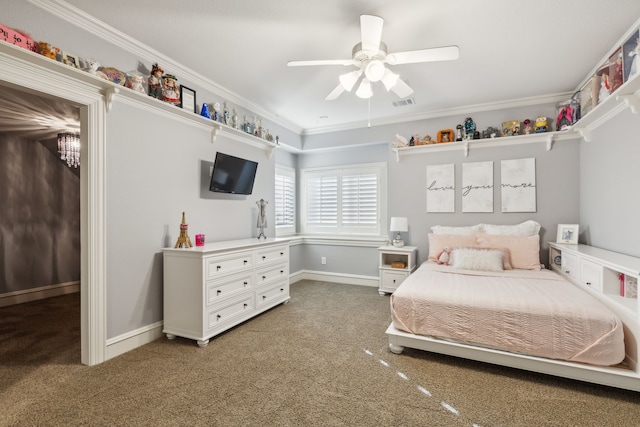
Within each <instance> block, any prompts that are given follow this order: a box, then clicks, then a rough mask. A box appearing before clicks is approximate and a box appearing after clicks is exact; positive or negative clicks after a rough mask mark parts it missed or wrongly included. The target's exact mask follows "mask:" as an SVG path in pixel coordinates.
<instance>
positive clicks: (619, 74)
mask: <svg viewBox="0 0 640 427" xmlns="http://www.w3.org/2000/svg"><path fill="white" fill-rule="evenodd" d="M623 69H624V65H623V63H622V46H620V47H618V48H617V49H616V50H615V52H613V54H612V55H611V56H610V57H609V80H611V93H613V92H615V91H616V90H617V89H618V88H619V87H620V86H622V83H623V78H624V76H623Z"/></svg>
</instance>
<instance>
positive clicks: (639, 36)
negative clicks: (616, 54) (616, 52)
mask: <svg viewBox="0 0 640 427" xmlns="http://www.w3.org/2000/svg"><path fill="white" fill-rule="evenodd" d="M639 57H640V29H639V30H636V31H634V32H633V33H632V34H631V36H630V37H629V38H628V39H627V41H625V42H624V44H623V45H622V63H623V65H624V82H625V83H626V82H627V81H628V80H629V79H630V78H632V77H633V76H635V75H636V74H638V72H640V58H639Z"/></svg>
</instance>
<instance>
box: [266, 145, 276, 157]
mask: <svg viewBox="0 0 640 427" xmlns="http://www.w3.org/2000/svg"><path fill="white" fill-rule="evenodd" d="M275 148H276V147H267V159H270V158H271V157H272V156H273V151H274V150H275Z"/></svg>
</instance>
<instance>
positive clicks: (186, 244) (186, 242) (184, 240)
mask: <svg viewBox="0 0 640 427" xmlns="http://www.w3.org/2000/svg"><path fill="white" fill-rule="evenodd" d="M188 230H189V224H187V223H186V221H185V219H184V212H182V223H181V224H180V236H178V241H177V242H176V245H175V246H174V248H190V247H192V246H193V245H192V244H191V239H190V238H189V234H188V233H187V231H188Z"/></svg>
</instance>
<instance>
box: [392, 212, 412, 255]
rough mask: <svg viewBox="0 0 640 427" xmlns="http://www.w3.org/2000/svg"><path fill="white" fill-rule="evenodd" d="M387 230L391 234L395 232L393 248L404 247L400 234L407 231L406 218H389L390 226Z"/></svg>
mask: <svg viewBox="0 0 640 427" xmlns="http://www.w3.org/2000/svg"><path fill="white" fill-rule="evenodd" d="M389 230H390V231H391V232H392V233H393V232H396V237H395V238H394V239H393V246H395V247H396V248H401V247H403V246H404V241H403V240H402V237H401V236H400V233H401V232H404V233H406V232H407V231H409V225H408V223H407V218H404V217H397V216H394V217H392V218H391V225H390V226H389Z"/></svg>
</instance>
